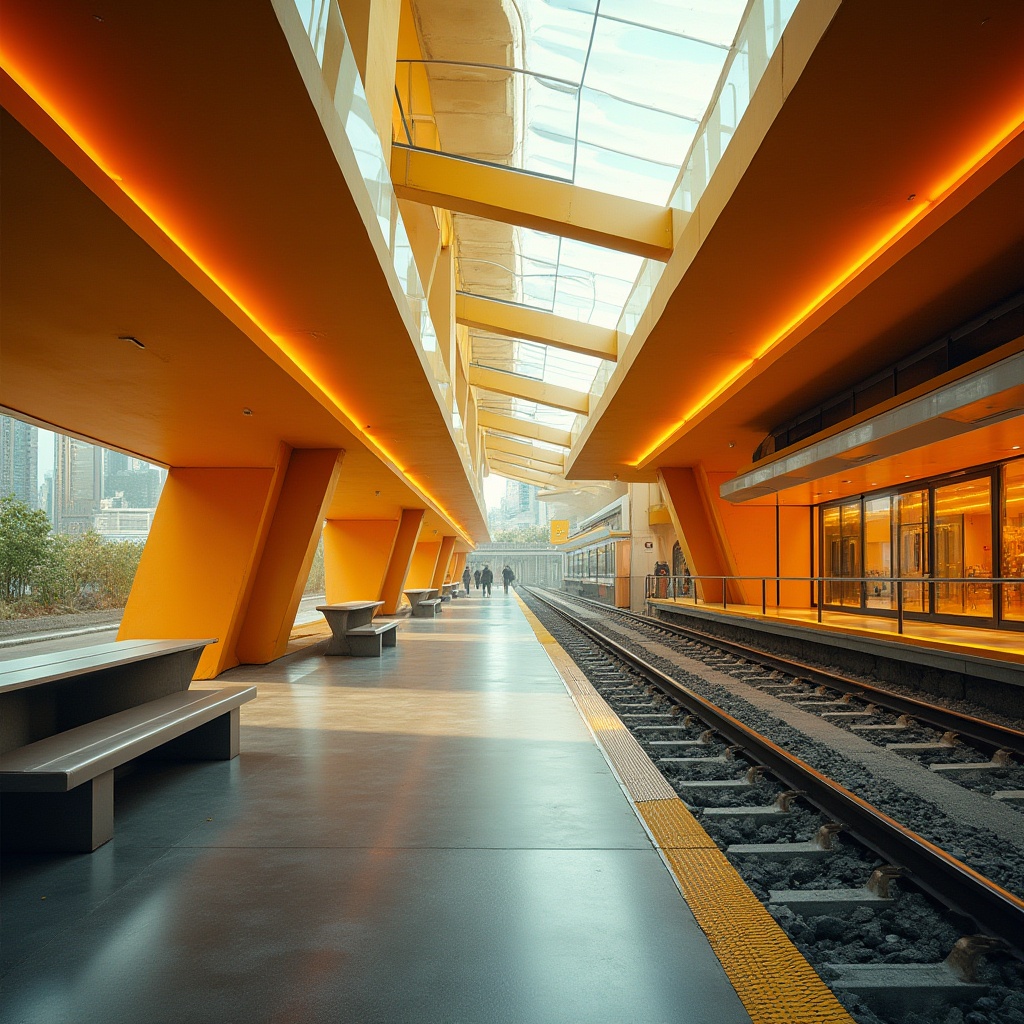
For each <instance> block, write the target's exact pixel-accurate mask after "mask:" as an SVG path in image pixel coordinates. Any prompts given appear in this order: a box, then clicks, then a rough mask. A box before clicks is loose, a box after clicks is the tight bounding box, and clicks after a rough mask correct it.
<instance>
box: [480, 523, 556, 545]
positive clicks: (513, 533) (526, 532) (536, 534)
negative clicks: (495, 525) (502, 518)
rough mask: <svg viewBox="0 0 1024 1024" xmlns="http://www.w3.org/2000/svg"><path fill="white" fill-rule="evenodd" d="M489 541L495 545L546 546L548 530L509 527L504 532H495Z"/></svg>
mask: <svg viewBox="0 0 1024 1024" xmlns="http://www.w3.org/2000/svg"><path fill="white" fill-rule="evenodd" d="M491 540H492V541H493V542H494V543H495V544H547V543H548V540H549V530H548V527H546V526H526V525H521V526H511V527H508V528H507V529H505V530H495V531H494V533H492V534H491Z"/></svg>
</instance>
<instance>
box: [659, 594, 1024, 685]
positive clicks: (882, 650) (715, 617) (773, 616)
mask: <svg viewBox="0 0 1024 1024" xmlns="http://www.w3.org/2000/svg"><path fill="white" fill-rule="evenodd" d="M648 604H649V605H650V606H651V607H652V608H653V609H655V610H656V613H659V614H660V613H662V612H663V613H665V614H668V615H675V616H685V617H687V618H695V619H704V620H706V621H708V622H719V623H727V624H733V625H736V626H741V627H745V628H749V629H754V630H759V631H762V632H768V633H772V634H774V635H775V636H789V637H792V638H794V639H803V640H812V641H814V642H816V643H821V644H825V645H830V646H834V647H841V648H843V649H844V650H845V651H850V650H858V651H861V652H862V653H864V654H869V655H880V656H882V657H886V658H892V659H894V660H902V661H906V662H910V663H913V664H916V665H921V664H923V665H928V666H930V667H932V668H937V669H941V670H943V671H947V672H960V673H964V674H966V675H974V676H978V677H979V678H983V679H993V680H999V681H1001V682H1006V683H1013V684H1019V685H1022V686H1024V632H1017V631H1012V630H1001V629H985V628H984V627H981V626H974V625H970V624H962V625H961V624H952V623H943V622H925V621H921V620H915V619H905V620H904V626H903V632H902V633H899V632H898V627H897V623H896V620H895V618H888V617H883V616H880V615H864V614H858V613H856V612H837V611H828V610H823V611H822V613H821V622H819V621H818V611H817V609H816V608H786V607H776V608H773V607H768V608H767V609H766V610H764V611H762V609H761V606H760V605H746V604H730V605H728V606H727V608H725V609H723V608H722V606H721V604H720V603H719V604H706V603H704V602H703V601H698V602H696V603H695V602H694V600H693V598H692V597H691V598H682V597H678V598H655V599H650V600H649V601H648Z"/></svg>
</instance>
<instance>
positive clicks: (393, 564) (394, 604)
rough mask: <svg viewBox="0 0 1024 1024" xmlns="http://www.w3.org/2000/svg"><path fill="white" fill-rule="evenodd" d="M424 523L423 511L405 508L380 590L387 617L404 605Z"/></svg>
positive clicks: (383, 609)
mask: <svg viewBox="0 0 1024 1024" xmlns="http://www.w3.org/2000/svg"><path fill="white" fill-rule="evenodd" d="M422 522H423V509H421V508H403V509H402V518H401V519H400V520H399V522H398V531H397V533H396V534H395V543H394V545H393V546H392V548H391V557H390V558H389V559H388V567H387V569H386V570H385V573H384V582H383V584H382V585H381V588H380V599H381V600H382V601H383V602H384V607H383V608H382V609H381V611H383V613H384V614H385V615H394V614H395V612H397V611H398V606H399V605H400V604H401V603H402V596H403V595H402V591H403V590H404V589H405V583H406V580H407V579H408V576H409V569H410V567H411V566H412V556H413V552H414V551H415V550H416V538H417V537H418V536H419V533H420V525H421V524H422Z"/></svg>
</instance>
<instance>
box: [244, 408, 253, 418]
mask: <svg viewBox="0 0 1024 1024" xmlns="http://www.w3.org/2000/svg"><path fill="white" fill-rule="evenodd" d="M242 415H243V416H251V415H252V409H243V410H242Z"/></svg>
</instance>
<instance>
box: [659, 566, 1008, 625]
mask: <svg viewBox="0 0 1024 1024" xmlns="http://www.w3.org/2000/svg"><path fill="white" fill-rule="evenodd" d="M645 579H646V583H645V586H644V600H651V599H652V598H654V599H657V598H667V597H668V596H669V594H668V589H669V581H671V589H672V594H671V596H672V598H673V599H676V598H679V597H689V596H690V594H691V592H692V595H693V603H694V604H695V605H696V604H697V601H698V594H697V586H696V584H697V582H698V581H702V580H708V581H711V582H713V583H717V584H720V585H721V587H722V610H723V611H726V610H727V609H728V606H729V587H728V584H729V583H743V582H747V583H751V582H760V584H761V614H762V615H767V614H768V584H769V583H770V582H771V583H775V584H776V586H779V585H781V584H782V583H807V584H810V585H815V590H816V598H817V601H816V604H817V609H818V622H821V621H822V610H823V607H824V603H825V602H824V596H825V584H827V583H828V584H841V583H856V584H861V585H863V584H873V585H875V586H877V585H878V584H888V585H891V586H892V587H893V590H894V591H895V594H896V625H897V630H896V631H897V633H899V634H902V633H903V621H904V611H905V607H904V600H903V592H904V587H905V586H907V585H908V584H909V585H912V586H936V585H941V586H945V585H947V584H953V585H963V584H967V585H969V586H971V585H973V586H977V585H979V584H980V585H982V586H992V587H993V588H998V587H1000V586H1018V587H1024V577H1022V576H723V575H721V574H716V575H706V574H699V573H694V574H691V575H686V576H657V575H654V574H648V575H647V576H646V578H645ZM677 581H682V585H681V586H680V585H679V583H678V582H677ZM662 583H664V584H665V586H664V588H663V587H662V586H661V584H662ZM662 589H664V590H665V593H663V594H662V593H657V592H656V591H659V590H662ZM999 596H1000V592H999V590H998V589H993V592H992V600H993V610H994V609H995V606H996V605H997V604H998V599H999ZM710 603H711V602H709V601H707V600H705V601H704V604H705V605H707V604H710ZM713 603H714V604H715V605H717V604H718V602H717V601H715V602H713ZM733 603H734V604H735V603H738V602H733ZM775 607H780V605H779V604H778V603H776V605H775Z"/></svg>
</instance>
